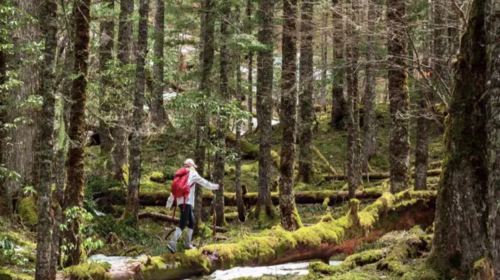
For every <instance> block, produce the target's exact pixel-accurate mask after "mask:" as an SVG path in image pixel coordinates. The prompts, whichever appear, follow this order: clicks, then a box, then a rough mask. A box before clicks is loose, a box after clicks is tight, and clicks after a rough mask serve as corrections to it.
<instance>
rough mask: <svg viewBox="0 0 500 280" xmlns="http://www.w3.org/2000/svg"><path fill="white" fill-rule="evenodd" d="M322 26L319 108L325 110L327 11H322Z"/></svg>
mask: <svg viewBox="0 0 500 280" xmlns="http://www.w3.org/2000/svg"><path fill="white" fill-rule="evenodd" d="M322 13H323V18H322V21H323V26H322V27H321V32H320V36H321V89H320V92H321V97H320V101H321V109H322V110H323V111H326V84H327V81H328V76H327V73H328V32H326V30H327V29H328V11H323V12H322Z"/></svg>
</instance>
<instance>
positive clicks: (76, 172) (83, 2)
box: [64, 0, 90, 266]
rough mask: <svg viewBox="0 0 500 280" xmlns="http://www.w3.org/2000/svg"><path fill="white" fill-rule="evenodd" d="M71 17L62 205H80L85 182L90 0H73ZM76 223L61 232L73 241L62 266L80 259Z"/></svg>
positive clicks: (79, 206)
mask: <svg viewBox="0 0 500 280" xmlns="http://www.w3.org/2000/svg"><path fill="white" fill-rule="evenodd" d="M72 16H73V20H74V22H75V25H74V26H75V39H74V52H75V63H74V69H73V74H74V75H77V77H76V78H75V79H74V80H73V85H72V92H71V109H70V117H69V121H70V125H69V131H68V137H69V143H70V146H69V149H68V172H67V174H66V176H67V182H68V183H67V186H66V193H65V203H64V206H65V209H71V208H73V207H78V208H81V207H83V186H84V184H85V176H84V175H85V174H84V171H85V168H84V167H85V163H84V159H85V145H84V144H85V137H86V135H87V133H86V132H87V130H86V123H85V102H86V101H87V91H86V87H87V70H88V59H89V40H90V36H89V24H90V23H89V20H88V19H89V18H90V0H79V1H76V2H75V4H74V7H73V14H72ZM79 228H80V223H79V220H78V219H72V221H71V222H70V223H69V224H68V228H67V230H66V232H65V238H66V241H67V242H68V244H73V245H74V247H72V248H71V249H70V250H69V252H68V259H67V261H66V263H65V265H66V266H70V265H76V264H78V263H80V257H81V251H80V245H81V236H80V234H79Z"/></svg>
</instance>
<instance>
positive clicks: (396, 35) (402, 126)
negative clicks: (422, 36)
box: [387, 0, 410, 193]
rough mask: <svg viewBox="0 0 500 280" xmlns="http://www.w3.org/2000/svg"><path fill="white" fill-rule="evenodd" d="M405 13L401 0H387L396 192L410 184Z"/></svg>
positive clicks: (392, 177) (393, 182)
mask: <svg viewBox="0 0 500 280" xmlns="http://www.w3.org/2000/svg"><path fill="white" fill-rule="evenodd" d="M405 15H406V5H405V2H404V1H399V0H387V21H388V24H389V30H388V32H389V35H388V36H389V39H388V41H387V48H388V61H389V67H390V68H389V75H388V78H389V96H390V103H391V105H390V107H391V110H390V111H391V136H390V137H391V139H390V162H391V192H392V193H397V192H400V191H402V190H405V189H407V188H408V187H409V186H410V139H409V138H410V133H409V124H410V123H409V105H408V103H409V93H408V73H407V72H406V71H407V69H406V62H405V60H406V57H407V55H408V50H407V45H408V42H407V39H406V38H407V35H406V32H405V28H406V20H405Z"/></svg>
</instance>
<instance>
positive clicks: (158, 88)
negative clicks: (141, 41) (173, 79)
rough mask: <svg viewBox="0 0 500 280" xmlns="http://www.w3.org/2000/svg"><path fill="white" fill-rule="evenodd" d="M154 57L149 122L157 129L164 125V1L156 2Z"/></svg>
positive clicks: (158, 0)
mask: <svg viewBox="0 0 500 280" xmlns="http://www.w3.org/2000/svg"><path fill="white" fill-rule="evenodd" d="M154 36H155V45H154V57H155V63H154V68H153V75H154V81H155V82H154V87H153V93H152V95H153V100H152V102H151V121H152V122H153V124H154V125H156V126H157V127H162V126H164V125H165V124H166V122H167V120H166V114H165V110H164V109H163V78H164V74H163V67H164V57H163V48H164V45H165V1H164V0H157V1H156V13H155V26H154Z"/></svg>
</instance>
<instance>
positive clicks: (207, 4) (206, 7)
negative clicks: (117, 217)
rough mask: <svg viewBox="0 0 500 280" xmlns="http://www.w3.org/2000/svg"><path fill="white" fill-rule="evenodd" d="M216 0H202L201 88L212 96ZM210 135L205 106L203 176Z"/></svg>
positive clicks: (199, 131)
mask: <svg viewBox="0 0 500 280" xmlns="http://www.w3.org/2000/svg"><path fill="white" fill-rule="evenodd" d="M214 9H215V2H214V0H201V11H202V16H201V17H202V18H201V33H200V34H202V36H201V42H200V45H201V52H200V69H201V79H200V84H199V90H200V91H201V92H202V93H203V96H204V97H209V96H210V91H211V87H212V82H211V80H210V77H211V72H212V66H213V64H214V52H215V46H214V45H215V43H214V32H215V18H214ZM207 136H208V119H207V112H206V108H204V107H203V106H202V107H201V108H200V110H199V111H198V112H197V115H196V149H195V152H194V156H195V162H196V165H198V172H199V173H200V174H201V175H202V176H203V171H204V169H205V153H206V144H205V141H206V139H207ZM202 195H203V188H202V187H200V186H196V198H195V200H196V203H195V206H194V216H195V230H196V231H197V229H198V226H199V224H200V218H201V210H202V206H203V203H202V202H203V197H202Z"/></svg>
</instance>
